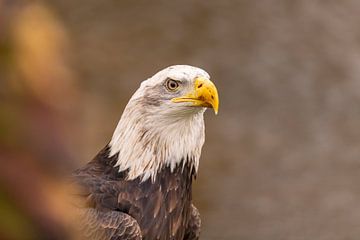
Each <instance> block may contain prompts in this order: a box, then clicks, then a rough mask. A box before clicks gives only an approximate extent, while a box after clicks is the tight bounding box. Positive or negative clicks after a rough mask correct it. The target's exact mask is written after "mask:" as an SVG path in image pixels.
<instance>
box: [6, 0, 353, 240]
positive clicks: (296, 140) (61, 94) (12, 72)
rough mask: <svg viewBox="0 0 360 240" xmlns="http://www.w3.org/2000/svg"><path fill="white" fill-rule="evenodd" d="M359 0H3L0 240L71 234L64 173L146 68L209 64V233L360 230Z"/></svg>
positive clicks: (319, 234)
mask: <svg viewBox="0 0 360 240" xmlns="http://www.w3.org/2000/svg"><path fill="white" fill-rule="evenodd" d="M359 22H360V1H357V0H347V1H337V0H328V1H320V0H319V1H314V0H309V1H307V0H293V1H288V0H268V1H259V0H255V1H254V0H239V1H200V0H197V1H182V0H177V1H155V2H154V1H152V2H151V3H150V2H149V1H145V0H140V1H136V3H135V2H134V1H130V0H124V1H118V0H106V1H97V0H78V1H73V0H49V1H30V0H29V1H26V0H0V83H1V86H0V239H5V240H6V239H31V240H32V239H67V238H69V236H68V233H67V229H68V228H69V221H68V219H69V216H70V215H71V213H69V211H67V210H66V207H65V205H64V202H65V201H66V198H67V193H66V192H67V191H66V189H67V184H66V183H64V182H63V181H62V180H63V179H64V178H65V176H67V175H68V173H69V172H71V171H72V170H73V169H75V168H76V167H78V166H80V165H81V164H84V163H86V162H87V161H89V160H90V159H91V158H92V157H93V156H94V155H95V154H96V153H97V152H98V151H99V150H100V149H101V148H102V147H103V146H104V145H105V144H106V143H107V142H108V141H109V140H110V138H111V135H112V132H113V130H114V129H115V126H116V124H117V122H118V120H119V118H120V116H121V113H122V110H123V109H124V107H125V104H126V103H127V101H128V99H129V98H130V97H131V95H132V93H133V92H134V91H135V90H136V89H137V88H138V86H139V84H140V82H141V81H142V80H144V79H146V78H148V77H150V76H151V75H153V74H154V73H155V72H157V71H158V70H160V69H162V68H164V67H167V66H169V65H173V64H190V65H195V66H198V67H201V68H204V69H205V70H207V71H208V72H209V73H210V75H211V76H212V80H213V81H214V82H215V83H216V85H217V86H218V90H219V94H220V100H221V105H220V112H219V115H218V116H216V117H215V116H214V115H213V114H212V113H211V112H210V111H209V112H208V113H207V114H206V133H207V136H206V144H205V146H204V148H203V154H202V159H201V164H200V172H199V176H198V178H197V181H196V183H195V186H194V187H195V189H194V202H195V203H196V205H197V206H198V208H199V209H200V212H201V215H202V239H209V240H211V239H243V240H247V239H249V240H265V239H266V240H269V239H271V240H279V239H284V240H288V239H294V240H302V239H304V240H308V239H318V240H322V239H324V240H333V239H334V240H338V239H347V240H352V239H354V240H355V239H359V237H360V205H359V203H360V188H359V186H358V183H359V182H360V174H359V171H360V161H359V156H360V123H359V121H360V107H359V104H360V79H359V77H360V28H359Z"/></svg>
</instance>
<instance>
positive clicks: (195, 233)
mask: <svg viewBox="0 0 360 240" xmlns="http://www.w3.org/2000/svg"><path fill="white" fill-rule="evenodd" d="M190 211H191V212H190V220H189V223H188V226H187V228H186V232H185V236H184V240H198V239H199V238H200V227H201V218H200V213H199V210H198V209H197V208H196V207H195V206H194V204H191V210H190Z"/></svg>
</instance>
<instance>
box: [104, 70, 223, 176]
mask: <svg viewBox="0 0 360 240" xmlns="http://www.w3.org/2000/svg"><path fill="white" fill-rule="evenodd" d="M218 107H219V98H218V93H217V89H216V87H215V85H214V84H213V83H212V82H211V81H210V76H209V74H208V73H207V72H205V71H204V70H202V69H200V68H196V67H193V66H188V65H175V66H170V67H168V68H165V69H163V70H161V71H160V72H158V73H156V74H155V75H154V76H152V77H151V78H149V79H147V80H145V81H143V82H142V83H141V85H140V87H139V89H138V90H137V91H136V92H135V93H134V95H133V96H132V97H131V99H130V100H129V102H128V104H127V105H126V107H125V110H124V112H123V114H122V116H121V118H120V121H119V123H118V125H117V127H116V130H115V132H114V134H113V137H112V139H111V141H110V144H109V146H110V157H113V156H115V155H116V157H117V162H116V166H118V167H119V171H125V170H127V171H128V174H127V178H128V179H135V178H137V177H140V178H141V179H142V180H143V181H144V180H146V179H148V178H149V177H151V178H152V179H155V178H156V174H157V172H158V171H159V170H160V169H161V168H162V167H164V166H170V168H171V169H174V168H175V167H176V166H178V165H180V164H185V163H186V162H190V164H191V166H193V168H194V169H195V171H197V169H198V165H199V158H200V154H201V148H202V146H203V144H204V140H205V133H204V117H203V114H204V112H205V109H206V108H213V109H214V112H215V114H217V112H218Z"/></svg>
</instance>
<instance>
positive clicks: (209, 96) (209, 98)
mask: <svg viewBox="0 0 360 240" xmlns="http://www.w3.org/2000/svg"><path fill="white" fill-rule="evenodd" d="M172 101H173V102H176V103H178V102H191V103H192V106H194V107H208V108H213V109H214V112H215V114H217V113H218V109H219V96H218V92H217V89H216V87H215V85H214V83H212V82H211V81H210V80H209V79H206V78H203V77H197V78H196V79H195V83H194V89H193V91H192V92H190V93H188V94H186V95H184V96H182V97H178V98H173V99H172Z"/></svg>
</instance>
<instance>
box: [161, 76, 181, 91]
mask: <svg viewBox="0 0 360 240" xmlns="http://www.w3.org/2000/svg"><path fill="white" fill-rule="evenodd" d="M165 86H166V88H167V90H169V91H171V92H174V91H176V90H177V89H178V88H179V86H180V84H179V82H178V81H176V80H174V79H171V78H168V79H167V80H166V82H165Z"/></svg>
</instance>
